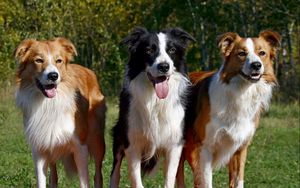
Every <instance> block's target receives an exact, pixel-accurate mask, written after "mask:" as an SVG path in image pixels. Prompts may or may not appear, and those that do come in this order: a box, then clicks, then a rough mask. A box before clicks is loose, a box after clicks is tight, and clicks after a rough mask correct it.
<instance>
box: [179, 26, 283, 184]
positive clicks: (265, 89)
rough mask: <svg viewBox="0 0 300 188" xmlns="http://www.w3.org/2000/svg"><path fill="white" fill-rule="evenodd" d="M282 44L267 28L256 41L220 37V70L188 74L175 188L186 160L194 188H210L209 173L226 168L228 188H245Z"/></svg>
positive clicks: (254, 39)
mask: <svg viewBox="0 0 300 188" xmlns="http://www.w3.org/2000/svg"><path fill="white" fill-rule="evenodd" d="M280 40H281V36H280V35H279V34H278V33H277V32H274V31H271V30H265V31H262V32H261V33H260V34H259V37H258V38H242V37H240V36H239V35H238V34H237V33H232V32H229V33H225V34H223V35H222V36H220V37H219V38H218V46H219V48H220V51H221V54H222V56H223V59H224V62H223V64H222V66H221V68H220V69H219V70H218V71H216V72H193V73H190V75H189V76H190V79H191V82H192V83H193V86H192V89H191V90H192V91H191V92H190V96H189V101H188V104H187V108H186V118H185V123H186V135H185V138H186V142H185V146H184V149H183V152H182V157H181V160H180V164H179V168H178V174H177V185H178V186H179V187H184V186H185V185H184V173H183V165H184V161H185V160H187V161H188V163H189V165H190V166H191V168H192V171H193V176H194V187H202V188H211V187H212V170H213V169H214V168H217V167H221V166H223V165H226V164H228V168H229V177H230V182H229V185H230V187H238V188H242V187H243V185H244V167H245V162H246V155H247V148H248V146H249V144H250V141H251V139H252V137H253V135H254V133H255V130H256V128H257V127H258V124H259V117H260V113H261V112H262V111H263V110H266V109H268V106H269V103H270V99H271V96H272V88H273V87H274V86H275V85H276V84H277V81H276V77H275V75H274V71H273V67H272V61H273V60H274V58H275V56H276V50H277V48H278V47H279V45H280Z"/></svg>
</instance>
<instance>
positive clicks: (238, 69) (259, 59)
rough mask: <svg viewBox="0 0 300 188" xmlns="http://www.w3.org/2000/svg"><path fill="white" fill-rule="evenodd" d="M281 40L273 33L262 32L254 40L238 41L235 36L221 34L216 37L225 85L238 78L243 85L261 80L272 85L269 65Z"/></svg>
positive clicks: (240, 38)
mask: <svg viewBox="0 0 300 188" xmlns="http://www.w3.org/2000/svg"><path fill="white" fill-rule="evenodd" d="M280 40H281V37H280V35H279V34H278V33H277V32H274V31H270V30H266V31H262V32H261V33H260V34H259V37H258V38H242V37H240V36H239V35H238V34H237V33H231V32H230V33H225V34H223V35H221V36H220V37H219V38H218V45H219V48H220V50H221V54H222V55H223V58H224V61H225V62H224V64H223V70H221V71H222V77H221V79H223V81H224V82H225V83H229V82H230V80H231V78H233V77H236V76H240V77H242V78H243V80H246V81H247V82H251V83H256V82H258V81H259V80H260V79H261V78H264V79H265V80H266V81H267V82H276V78H275V76H274V73H273V65H272V62H273V60H274V58H275V56H276V50H277V48H278V47H279V45H280Z"/></svg>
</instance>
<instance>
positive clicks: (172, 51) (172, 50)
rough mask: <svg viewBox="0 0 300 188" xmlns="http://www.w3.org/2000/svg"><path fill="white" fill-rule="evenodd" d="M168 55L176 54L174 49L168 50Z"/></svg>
mask: <svg viewBox="0 0 300 188" xmlns="http://www.w3.org/2000/svg"><path fill="white" fill-rule="evenodd" d="M168 52H169V54H174V53H175V52H176V49H175V48H174V47H172V48H170V49H169V50H168Z"/></svg>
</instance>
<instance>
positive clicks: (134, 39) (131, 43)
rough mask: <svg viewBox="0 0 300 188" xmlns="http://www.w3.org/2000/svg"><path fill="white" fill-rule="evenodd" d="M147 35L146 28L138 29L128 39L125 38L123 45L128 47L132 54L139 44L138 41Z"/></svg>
mask: <svg viewBox="0 0 300 188" xmlns="http://www.w3.org/2000/svg"><path fill="white" fill-rule="evenodd" d="M146 33H148V31H147V29H146V28H144V27H136V28H134V30H133V31H132V32H131V33H130V34H129V35H128V36H127V37H125V38H124V39H123V40H122V41H121V44H123V45H126V46H127V48H128V49H129V51H131V52H132V51H133V50H134V49H135V47H136V45H137V44H138V41H139V39H140V38H141V36H143V35H144V34H146Z"/></svg>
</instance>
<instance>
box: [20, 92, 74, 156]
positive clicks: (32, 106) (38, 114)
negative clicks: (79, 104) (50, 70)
mask: <svg viewBox="0 0 300 188" xmlns="http://www.w3.org/2000/svg"><path fill="white" fill-rule="evenodd" d="M16 98H17V104H18V106H20V107H21V108H22V110H23V113H24V114H23V116H24V129H25V134H26V137H27V140H28V142H29V144H30V145H31V146H32V147H34V149H38V150H50V151H51V150H52V149H54V148H55V147H56V146H62V145H64V144H66V143H67V142H69V141H70V140H71V139H72V137H73V135H74V130H75V119H74V113H75V107H76V104H75V100H74V95H72V92H71V93H64V91H63V90H61V89H59V88H58V94H57V96H56V97H54V98H52V99H48V98H45V97H44V96H43V95H42V94H41V93H39V91H36V90H30V89H28V90H22V92H20V91H17V93H16Z"/></svg>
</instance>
